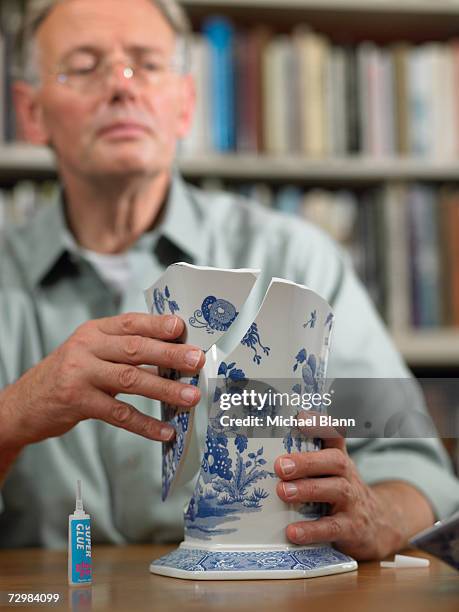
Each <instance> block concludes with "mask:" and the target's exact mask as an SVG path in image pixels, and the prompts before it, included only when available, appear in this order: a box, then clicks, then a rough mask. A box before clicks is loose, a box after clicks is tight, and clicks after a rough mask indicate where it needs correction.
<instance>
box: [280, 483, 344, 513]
mask: <svg viewBox="0 0 459 612" xmlns="http://www.w3.org/2000/svg"><path fill="white" fill-rule="evenodd" d="M277 494H278V495H279V497H280V498H281V499H282V500H283V501H285V502H287V503H307V502H325V503H328V504H332V505H338V506H345V505H347V504H348V503H350V502H351V501H352V486H351V484H350V482H349V481H348V480H346V479H345V478H339V477H334V476H330V477H329V478H306V479H300V480H292V481H288V482H285V481H282V482H279V483H278V484H277Z"/></svg>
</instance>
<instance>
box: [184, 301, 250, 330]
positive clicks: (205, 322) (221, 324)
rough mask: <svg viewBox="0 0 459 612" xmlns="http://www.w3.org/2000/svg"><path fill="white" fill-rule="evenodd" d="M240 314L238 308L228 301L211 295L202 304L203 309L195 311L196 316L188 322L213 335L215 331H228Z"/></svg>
mask: <svg viewBox="0 0 459 612" xmlns="http://www.w3.org/2000/svg"><path fill="white" fill-rule="evenodd" d="M238 314H239V313H238V312H237V311H236V308H235V307H234V306H233V304H231V302H228V300H223V299H221V298H219V299H217V298H216V297H215V296H214V295H209V296H207V297H206V298H205V299H204V301H203V302H202V305H201V308H200V309H198V310H195V312H194V316H193V317H190V318H189V320H188V322H189V323H190V325H192V326H193V327H196V328H198V329H205V330H206V332H207V333H208V334H213V333H214V331H223V332H225V331H228V329H229V328H230V326H231V324H232V323H233V321H234V320H235V318H236V317H237V315H238Z"/></svg>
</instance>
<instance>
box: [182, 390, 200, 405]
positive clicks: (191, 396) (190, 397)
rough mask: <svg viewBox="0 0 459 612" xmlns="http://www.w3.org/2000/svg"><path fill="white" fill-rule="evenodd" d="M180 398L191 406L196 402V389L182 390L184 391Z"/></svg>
mask: <svg viewBox="0 0 459 612" xmlns="http://www.w3.org/2000/svg"><path fill="white" fill-rule="evenodd" d="M180 397H181V398H182V400H184V401H185V402H186V403H187V404H191V403H193V402H195V401H196V389H194V388H190V387H185V389H182V391H181V392H180Z"/></svg>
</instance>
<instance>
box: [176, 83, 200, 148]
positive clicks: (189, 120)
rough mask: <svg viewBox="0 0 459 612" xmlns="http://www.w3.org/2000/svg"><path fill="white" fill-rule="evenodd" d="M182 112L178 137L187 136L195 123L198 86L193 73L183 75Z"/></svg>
mask: <svg viewBox="0 0 459 612" xmlns="http://www.w3.org/2000/svg"><path fill="white" fill-rule="evenodd" d="M180 86H181V100H180V113H179V122H178V129H177V137H178V138H185V136H187V135H188V134H189V132H190V130H191V127H192V125H193V117H194V111H195V107H196V86H195V83H194V79H193V77H192V76H191V74H186V75H184V76H183V77H182V82H181V84H180Z"/></svg>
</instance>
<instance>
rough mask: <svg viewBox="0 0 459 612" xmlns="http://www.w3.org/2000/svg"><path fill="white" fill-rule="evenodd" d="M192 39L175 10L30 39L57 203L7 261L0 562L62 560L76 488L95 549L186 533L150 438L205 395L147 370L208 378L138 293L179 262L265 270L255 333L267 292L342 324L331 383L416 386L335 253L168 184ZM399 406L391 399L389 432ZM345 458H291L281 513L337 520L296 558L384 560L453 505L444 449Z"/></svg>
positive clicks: (171, 322)
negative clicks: (310, 510)
mask: <svg viewBox="0 0 459 612" xmlns="http://www.w3.org/2000/svg"><path fill="white" fill-rule="evenodd" d="M185 35H186V20H185V18H184V16H183V14H182V13H181V11H180V9H179V8H178V6H177V5H176V4H175V2H172V1H170V2H169V1H167V2H166V1H165V0H163V1H159V0H157V1H151V0H130V1H129V3H126V2H125V1H124V0H98V1H97V2H94V0H62V1H60V2H58V1H49V0H48V1H45V2H41V3H40V6H39V10H38V12H37V13H36V14H35V19H34V20H33V21H32V23H31V26H30V29H29V30H28V36H27V41H28V43H29V44H28V49H27V56H26V67H25V68H26V70H25V73H24V75H23V76H24V80H23V81H22V82H18V83H17V85H16V91H15V93H16V100H17V111H18V115H19V117H20V119H21V122H22V125H23V129H24V133H25V135H26V137H27V139H28V140H29V141H31V142H34V143H39V144H48V145H50V146H52V148H53V149H54V151H55V153H56V156H57V162H58V168H59V174H60V178H61V181H62V185H63V192H62V196H61V197H60V198H59V201H58V202H56V203H55V205H54V206H52V207H50V208H48V209H47V210H44V211H43V212H42V213H41V214H39V215H38V216H37V217H36V218H35V219H34V220H33V221H32V222H31V223H30V224H29V225H28V226H26V227H24V228H21V229H12V230H10V231H9V233H8V234H7V235H6V236H5V239H4V241H3V246H2V251H1V257H0V336H1V343H0V388H2V389H3V390H2V391H1V392H0V422H1V429H0V483H2V491H1V496H2V497H0V546H25V545H46V546H53V547H57V546H63V545H64V544H65V529H66V515H67V514H68V513H69V510H70V508H71V505H72V498H73V486H74V482H75V480H76V478H77V477H81V478H83V480H84V482H85V489H86V499H87V507H88V510H89V511H90V513H91V514H92V515H93V518H94V537H95V540H96V541H97V542H113V543H122V542H132V541H166V540H171V539H179V538H180V537H181V531H182V517H181V513H182V510H183V502H184V500H185V499H186V498H187V497H189V494H190V489H189V488H187V487H185V488H184V489H183V490H182V491H181V492H180V493H179V495H178V497H176V498H175V499H173V500H170V501H168V502H166V503H164V504H163V503H161V501H160V493H159V492H160V482H159V472H160V467H159V466H160V444H159V443H158V442H155V441H158V440H168V439H170V438H171V436H173V435H174V432H173V430H171V428H170V427H169V426H167V425H165V424H161V423H160V422H159V421H158V420H157V419H156V418H155V416H156V417H157V416H158V402H152V401H151V400H152V399H154V400H167V401H169V402H172V403H175V404H177V405H179V406H185V407H193V406H195V405H196V404H197V403H198V401H199V393H198V391H197V389H195V388H194V387H191V386H187V385H183V384H180V383H178V382H173V381H166V380H163V379H162V378H160V377H159V376H158V375H157V374H156V373H155V371H154V369H153V368H152V369H150V370H148V369H146V368H140V367H139V366H141V365H142V366H145V365H150V366H174V367H175V368H178V369H180V370H183V371H186V372H190V373H194V372H197V371H199V369H200V368H201V367H202V366H203V364H204V355H203V354H202V353H201V351H199V350H198V349H196V348H195V347H191V346H187V345H179V344H174V343H171V341H172V340H174V339H175V338H177V337H179V336H180V334H181V333H182V331H183V326H184V323H183V322H182V321H181V320H180V319H179V318H177V317H172V316H164V317H154V316H149V315H146V314H142V311H143V310H144V305H143V298H142V289H144V288H145V287H146V286H147V285H148V284H150V283H151V282H153V281H154V280H155V279H156V278H157V277H158V276H159V275H160V274H161V272H162V271H163V270H164V269H165V267H166V266H167V265H169V264H171V263H172V262H175V261H180V260H182V261H183V260H186V261H189V262H193V263H196V264H206V265H214V266H220V267H233V268H235V267H246V266H253V267H260V268H261V269H262V277H261V281H260V282H259V284H258V285H257V287H256V290H255V291H254V293H253V295H252V296H251V298H250V300H249V304H248V309H247V312H248V314H247V317H246V319H241V321H239V326H240V330H241V331H244V325H246V324H247V321H250V315H253V313H254V312H255V309H256V307H257V304H258V303H259V301H260V300H261V298H262V296H263V293H264V290H265V289H266V287H267V285H268V283H269V280H270V278H271V277H272V276H280V277H284V278H289V279H291V280H294V281H298V282H301V283H306V284H308V285H309V286H310V287H312V288H314V289H315V290H316V291H318V292H319V293H320V294H321V295H323V296H324V297H325V298H327V299H328V300H329V301H330V302H331V303H332V304H333V307H334V310H335V313H336V329H335V337H334V347H333V353H332V357H331V362H330V370H331V375H332V376H340V377H381V378H382V377H387V378H407V377H408V376H409V375H408V372H407V370H406V369H405V367H404V365H403V364H402V362H401V360H400V358H399V356H398V354H397V353H396V351H395V350H394V348H393V346H392V344H391V342H390V340H389V339H388V336H387V334H386V332H385V331H384V329H383V327H382V325H381V323H380V322H379V320H378V318H377V316H376V314H375V312H374V310H373V308H372V306H371V305H370V303H369V301H368V299H367V297H366V295H365V293H364V291H363V290H362V288H361V286H360V285H359V283H358V281H357V280H356V278H355V276H354V273H353V272H352V270H351V269H350V268H349V266H348V264H347V263H346V261H345V259H344V258H343V256H342V254H341V253H340V251H339V249H338V248H337V247H336V246H335V245H334V244H333V243H331V242H330V241H329V240H328V239H327V238H325V237H324V236H323V235H322V234H320V233H319V232H318V231H317V230H315V229H314V228H312V227H311V226H309V225H307V224H305V223H302V222H300V221H298V220H291V219H289V218H287V217H285V218H284V217H282V216H279V215H276V214H271V213H268V212H266V211H264V210H262V209H261V208H259V207H257V206H256V205H255V204H254V203H250V204H248V203H245V202H243V201H240V200H238V199H236V198H235V197H233V196H231V195H226V194H219V195H213V196H208V195H205V194H204V193H202V192H200V191H199V190H197V189H195V188H193V187H191V186H188V185H186V184H185V183H184V182H183V181H182V180H181V178H180V177H179V176H178V174H177V173H176V172H175V171H174V169H173V160H174V156H175V149H176V143H177V140H178V139H180V138H182V137H184V136H185V135H186V133H187V132H188V130H189V128H190V123H191V120H192V113H193V105H194V90H193V82H192V79H191V77H190V75H189V74H187V72H186V69H185V68H184V61H183V60H184V45H183V38H184V36H185ZM122 313H125V314H122ZM126 313H128V314H126ZM362 401H363V402H365V401H366V402H367V403H368V406H372V402H373V399H372V398H371V397H368V398H366V399H365V400H362ZM397 401H398V402H401V400H400V399H397V397H396V398H393V397H392V398H390V397H386V398H383V399H382V400H381V398H379V400H378V404H377V410H378V411H379V413H380V414H379V416H381V412H382V414H384V411H385V410H386V409H387V408H388V407H389V404H390V403H391V402H392V403H393V402H397ZM410 401H412V402H413V403H414V404H416V407H417V408H418V409H419V410H421V411H422V410H424V408H423V405H422V401H421V400H420V399H419V397H418V396H416V395H414V396H413V398H412V399H411V400H410ZM375 402H376V400H375ZM404 407H405V406H403V404H401V405H400V409H404ZM375 410H376V403H375ZM113 425H114V426H116V427H111V426H113ZM348 446H349V450H350V451H351V454H352V459H351V458H350V456H349V455H348V452H347V449H346V445H345V443H344V441H343V440H330V441H329V442H327V443H326V444H325V448H324V449H323V450H322V451H318V452H315V453H298V454H296V455H285V456H283V457H280V458H279V459H278V460H277V462H276V465H275V469H276V472H277V474H278V476H279V479H280V480H279V485H278V494H279V496H280V497H281V498H282V499H284V500H286V501H287V500H288V501H323V502H328V503H329V504H330V508H331V510H330V515H329V516H327V517H323V518H321V519H320V520H318V521H314V522H308V523H296V524H293V525H290V526H289V527H288V529H287V536H288V538H289V539H290V540H291V541H292V542H294V543H298V544H303V543H309V542H316V541H326V540H329V541H334V542H335V544H336V546H337V547H338V548H340V549H341V550H343V551H345V552H347V553H349V554H351V555H354V556H355V557H357V558H359V559H368V558H378V557H379V558H380V557H383V556H385V555H387V554H389V553H391V552H393V551H395V550H397V549H399V548H400V547H402V546H403V545H405V544H406V542H407V539H408V538H409V536H411V535H412V534H414V533H415V532H416V531H418V530H420V529H422V528H424V527H427V526H428V525H430V524H431V523H432V522H433V520H434V517H435V516H437V517H443V516H445V515H447V514H449V513H451V512H452V511H453V510H455V509H456V506H457V501H458V499H459V494H458V483H457V480H456V479H455V478H454V476H453V475H452V474H451V472H450V471H449V467H448V463H447V459H446V457H445V454H444V452H443V450H442V448H441V445H440V443H439V441H438V440H436V439H430V440H413V441H412V442H409V441H408V440H393V441H390V442H389V441H387V440H382V439H373V440H371V441H370V440H353V441H350V442H349V443H348Z"/></svg>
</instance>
